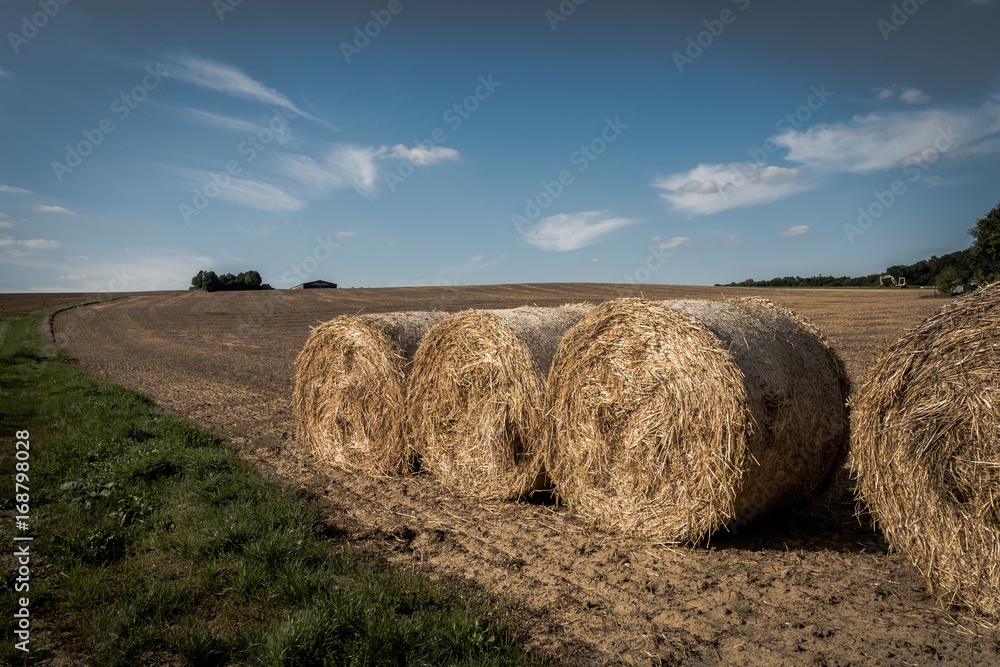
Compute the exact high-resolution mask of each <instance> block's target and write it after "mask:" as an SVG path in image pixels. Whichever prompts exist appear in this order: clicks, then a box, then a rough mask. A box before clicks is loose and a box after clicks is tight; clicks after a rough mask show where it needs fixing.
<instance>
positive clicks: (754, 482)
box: [543, 298, 850, 542]
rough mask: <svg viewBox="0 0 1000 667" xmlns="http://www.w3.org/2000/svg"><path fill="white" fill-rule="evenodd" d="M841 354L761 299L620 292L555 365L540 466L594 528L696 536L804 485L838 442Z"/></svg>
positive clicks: (836, 458) (843, 375) (840, 448)
mask: <svg viewBox="0 0 1000 667" xmlns="http://www.w3.org/2000/svg"><path fill="white" fill-rule="evenodd" d="M849 394H850V381H849V379H848V376H847V372H846V370H845V368H844V365H843V362H842V361H841V360H840V358H839V357H838V356H837V354H836V353H835V352H834V351H833V350H832V349H831V348H830V346H829V345H828V344H827V343H826V341H825V340H824V338H823V336H822V334H821V333H820V332H819V331H818V330H817V329H816V328H815V327H814V326H813V325H811V324H810V323H809V322H807V321H806V320H804V319H802V318H801V317H799V316H798V315H796V314H795V313H793V312H791V311H789V310H786V309H784V308H781V307H779V306H776V305H775V304H773V303H771V302H770V301H765V300H764V299H734V300H725V301H666V302H661V301H647V300H643V299H634V298H630V299H617V300H614V301H609V302H606V303H604V304H602V305H601V306H598V307H597V308H596V309H594V310H593V311H592V312H591V313H590V314H589V315H587V316H586V317H584V318H583V319H582V320H581V321H580V322H579V323H578V324H577V325H576V326H575V327H573V328H572V329H571V330H570V331H568V332H567V333H566V336H565V337H564V338H563V342H562V345H561V346H560V347H559V350H558V351H557V352H556V355H555V358H554V359H553V362H552V370H551V372H550V375H549V385H548V395H547V400H548V410H549V416H550V418H549V422H548V428H547V431H546V435H545V438H544V444H543V451H544V459H545V466H546V468H547V470H548V473H549V475H550V476H551V478H552V481H553V483H554V484H555V486H556V490H557V492H558V493H559V495H560V497H561V498H563V499H565V500H567V501H568V504H569V505H571V506H572V507H573V508H574V509H575V511H576V512H577V513H578V515H580V516H581V518H583V519H584V520H585V521H587V522H589V523H591V524H592V525H594V526H596V527H598V528H601V529H603V530H607V531H611V532H618V533H623V534H631V535H636V536H643V537H647V538H653V539H657V540H660V541H665V542H696V541H698V540H701V539H702V538H704V537H707V536H709V535H710V534H711V533H713V532H714V531H716V530H718V529H719V528H721V527H728V528H730V529H734V528H735V527H736V526H738V525H739V524H740V523H742V522H745V521H747V520H749V519H751V518H753V517H754V516H757V515H759V514H761V513H764V512H767V511H770V510H774V509H778V508H780V507H783V506H786V505H788V504H790V503H792V502H795V501H796V500H800V499H802V498H803V497H805V496H808V495H809V494H810V493H812V492H814V491H815V490H816V489H817V488H818V487H819V486H820V485H821V484H822V483H824V482H825V481H826V480H827V478H828V477H829V476H830V475H831V473H832V472H833V471H834V470H835V469H836V467H837V466H839V465H840V464H841V463H842V461H843V458H844V456H845V453H846V450H847V446H848V443H849V437H850V434H849V430H850V421H849V417H848V408H847V405H846V401H847V397H848V395H849Z"/></svg>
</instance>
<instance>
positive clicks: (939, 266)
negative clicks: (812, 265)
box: [726, 203, 1000, 294]
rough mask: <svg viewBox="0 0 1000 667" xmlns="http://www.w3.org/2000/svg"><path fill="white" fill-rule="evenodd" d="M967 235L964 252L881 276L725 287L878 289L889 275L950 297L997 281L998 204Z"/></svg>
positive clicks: (999, 248) (787, 279)
mask: <svg viewBox="0 0 1000 667" xmlns="http://www.w3.org/2000/svg"><path fill="white" fill-rule="evenodd" d="M969 234H970V235H972V237H973V238H974V239H975V241H974V242H973V244H972V246H971V247H970V248H967V249H966V250H958V251H956V252H952V253H948V254H947V255H942V256H941V257H938V256H937V255H932V256H931V258H930V259H922V260H920V261H919V262H916V263H915V264H909V265H905V264H897V265H895V266H890V267H888V268H887V269H886V270H885V273H873V274H871V275H867V276H861V277H857V278H851V277H848V276H841V277H839V278H836V277H834V276H813V277H811V278H802V277H800V276H795V277H794V278H793V277H791V276H785V277H784V278H772V279H771V280H744V281H743V282H739V283H735V282H734V283H729V284H728V285H726V287H878V286H879V278H880V277H881V276H884V275H891V276H893V277H895V278H897V279H898V278H900V277H905V278H906V282H907V284H910V285H933V286H934V287H936V288H937V289H938V291H940V292H942V293H943V294H950V293H951V291H952V288H953V286H955V285H957V284H962V285H968V283H970V282H971V281H974V280H975V281H979V282H981V283H986V282H992V281H995V280H997V279H1000V203H998V204H997V205H996V206H994V207H993V210H991V211H990V212H989V213H987V214H986V216H985V217H983V218H980V219H979V220H977V221H976V226H975V227H973V228H972V229H970V230H969ZM885 286H888V287H892V284H891V283H890V282H889V281H888V280H886V281H885Z"/></svg>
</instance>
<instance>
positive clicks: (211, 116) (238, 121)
mask: <svg viewBox="0 0 1000 667" xmlns="http://www.w3.org/2000/svg"><path fill="white" fill-rule="evenodd" d="M183 113H184V115H185V116H187V117H188V118H190V119H191V120H193V121H195V122H198V123H201V124H203V125H208V126H209V127H217V128H219V129H222V130H232V131H233V132H240V133H242V134H257V132H258V131H259V130H260V129H261V127H262V126H261V125H258V124H257V123H253V122H251V121H248V120H244V119H242V118H236V117H234V116H223V115H220V114H217V113H212V112H211V111H204V110H202V109H195V108H193V107H185V108H184V110H183Z"/></svg>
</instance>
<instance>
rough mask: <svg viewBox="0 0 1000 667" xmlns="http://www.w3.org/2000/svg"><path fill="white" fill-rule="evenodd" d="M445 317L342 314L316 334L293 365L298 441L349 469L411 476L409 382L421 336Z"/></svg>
mask: <svg viewBox="0 0 1000 667" xmlns="http://www.w3.org/2000/svg"><path fill="white" fill-rule="evenodd" d="M445 315H446V314H445V313H437V312H404V313H384V314H373V315H345V316H342V317H337V318H334V319H332V320H330V321H329V322H325V323H323V324H321V325H320V326H318V327H316V328H315V329H313V331H312V333H311V334H310V335H309V339H308V340H307V341H306V344H305V347H303V348H302V351H301V352H300V353H299V355H298V358H297V359H296V360H295V393H294V397H293V407H294V413H295V432H296V437H297V438H298V440H299V441H300V442H304V443H307V444H308V446H310V447H311V448H312V449H313V451H315V452H316V453H317V455H319V456H320V458H322V459H325V460H327V461H329V462H331V463H333V464H334V465H336V466H338V467H341V468H344V469H346V470H362V471H365V472H369V473H371V474H375V475H385V474H400V473H406V472H410V471H411V469H412V464H413V458H414V457H413V451H412V448H411V447H410V442H409V439H410V434H409V428H408V424H407V422H406V412H405V399H406V377H407V375H408V373H409V369H410V366H411V364H412V360H413V355H414V353H415V352H416V349H417V346H418V345H419V344H420V340H421V338H423V336H424V335H425V334H426V333H427V331H429V330H430V328H431V326H433V325H434V324H435V323H436V322H438V321H439V320H441V319H443V318H444V317H445Z"/></svg>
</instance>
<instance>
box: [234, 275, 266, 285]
mask: <svg viewBox="0 0 1000 667" xmlns="http://www.w3.org/2000/svg"><path fill="white" fill-rule="evenodd" d="M263 282H264V281H263V280H262V279H261V277H260V274H259V273H257V272H256V271H244V272H243V273H241V274H239V275H237V276H236V284H235V286H234V287H233V289H260V286H261V284H262V283H263Z"/></svg>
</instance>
